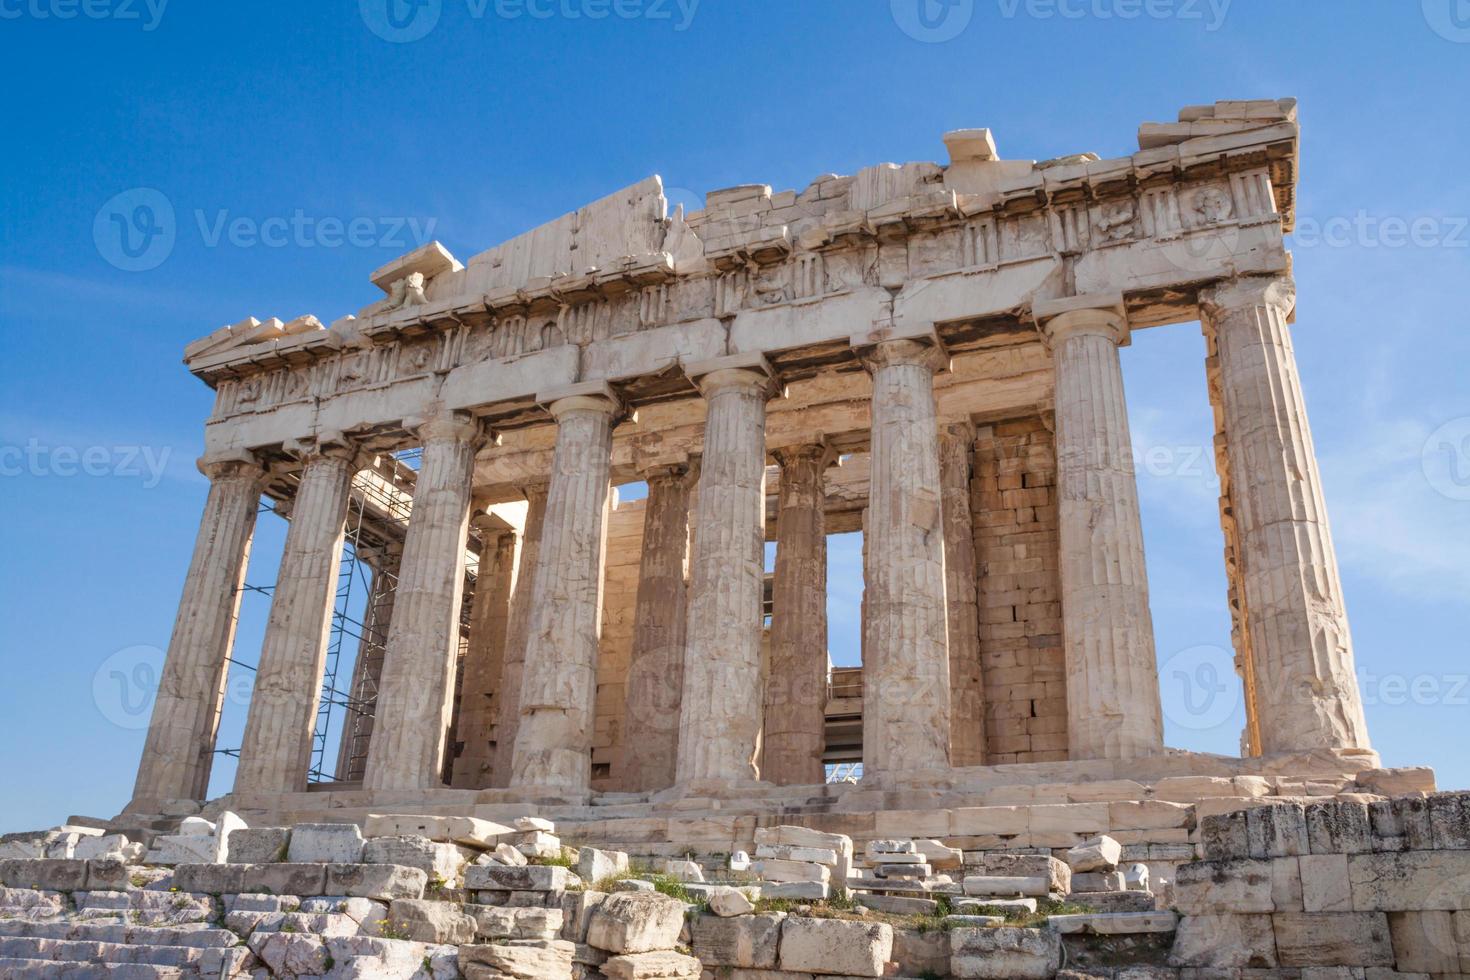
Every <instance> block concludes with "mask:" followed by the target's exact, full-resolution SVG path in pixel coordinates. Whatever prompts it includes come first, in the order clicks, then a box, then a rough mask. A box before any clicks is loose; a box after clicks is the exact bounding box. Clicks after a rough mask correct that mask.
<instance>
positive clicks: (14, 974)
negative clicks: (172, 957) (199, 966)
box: [0, 956, 198, 980]
mask: <svg viewBox="0 0 1470 980" xmlns="http://www.w3.org/2000/svg"><path fill="white" fill-rule="evenodd" d="M194 976H198V974H195V973H188V972H185V971H184V970H180V969H178V968H177V967H171V966H154V965H152V964H150V963H57V962H55V961H54V960H31V959H26V958H24V957H3V956H0V977H5V978H6V980H183V978H187V977H194Z"/></svg>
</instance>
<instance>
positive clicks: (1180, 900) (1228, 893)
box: [1174, 858, 1276, 915]
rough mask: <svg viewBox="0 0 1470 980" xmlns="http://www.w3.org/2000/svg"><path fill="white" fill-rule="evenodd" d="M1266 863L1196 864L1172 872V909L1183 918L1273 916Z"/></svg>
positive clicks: (1253, 861)
mask: <svg viewBox="0 0 1470 980" xmlns="http://www.w3.org/2000/svg"><path fill="white" fill-rule="evenodd" d="M1271 873H1272V868H1271V862H1270V861H1257V860H1251V859H1249V858H1245V859H1237V860H1230V861H1198V862H1195V863H1193V864H1182V865H1180V866H1179V867H1178V868H1176V869H1175V871H1174V907H1175V908H1176V909H1178V910H1179V911H1180V912H1182V913H1184V914H1185V915H1206V914H1211V913H1219V914H1230V913H1236V914H1240V913H1253V912H1274V911H1276V904H1275V901H1274V900H1273V898H1272V894H1271V890H1272V874H1271Z"/></svg>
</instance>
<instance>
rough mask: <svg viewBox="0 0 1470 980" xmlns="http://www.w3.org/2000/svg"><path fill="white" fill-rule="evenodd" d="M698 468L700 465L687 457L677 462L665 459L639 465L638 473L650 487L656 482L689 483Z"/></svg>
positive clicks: (662, 483) (669, 484) (666, 484)
mask: <svg viewBox="0 0 1470 980" xmlns="http://www.w3.org/2000/svg"><path fill="white" fill-rule="evenodd" d="M698 469H699V467H698V466H697V465H696V464H695V463H693V462H691V461H690V460H687V459H686V460H683V461H677V462H671V461H668V460H663V461H660V462H657V463H647V464H645V465H643V466H640V467H638V475H639V476H641V477H642V478H643V482H644V483H647V484H648V485H649V486H650V487H652V486H654V485H656V484H661V485H664V486H672V485H675V484H680V483H688V482H689V480H690V478H691V477H692V476H693V475H694V474H695V473H696V472H697V471H698Z"/></svg>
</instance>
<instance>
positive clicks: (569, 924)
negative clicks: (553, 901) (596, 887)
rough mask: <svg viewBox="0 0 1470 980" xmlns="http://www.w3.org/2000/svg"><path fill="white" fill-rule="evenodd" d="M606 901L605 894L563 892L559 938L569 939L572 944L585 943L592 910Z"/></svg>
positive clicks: (597, 892)
mask: <svg viewBox="0 0 1470 980" xmlns="http://www.w3.org/2000/svg"><path fill="white" fill-rule="evenodd" d="M606 899H607V892H599V891H580V892H563V893H562V895H561V906H560V907H561V912H562V925H561V938H563V939H570V940H571V941H572V942H574V943H585V942H586V941H587V923H588V922H589V921H590V920H591V918H592V910H593V909H595V908H597V906H599V905H601V904H602V903H603V902H604V901H605V900H606Z"/></svg>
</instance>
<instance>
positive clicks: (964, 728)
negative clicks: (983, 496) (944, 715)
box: [939, 420, 985, 766]
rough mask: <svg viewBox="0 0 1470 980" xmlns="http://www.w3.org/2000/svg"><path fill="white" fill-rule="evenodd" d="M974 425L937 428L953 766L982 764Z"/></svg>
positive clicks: (982, 692)
mask: <svg viewBox="0 0 1470 980" xmlns="http://www.w3.org/2000/svg"><path fill="white" fill-rule="evenodd" d="M974 447H975V426H974V424H973V423H971V422H970V421H969V420H962V421H959V422H946V423H944V424H943V425H941V426H940V429H939V493H940V497H941V498H942V507H943V511H944V595H945V601H946V603H947V605H948V608H949V691H950V698H949V755H950V761H951V763H952V764H954V765H956V766H980V765H984V764H985V683H984V680H983V677H982V675H981V672H980V611H979V596H978V594H977V592H976V582H975V578H976V561H975V523H974V519H973V517H972V515H971V513H970V477H971V475H972V453H973V451H974Z"/></svg>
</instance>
